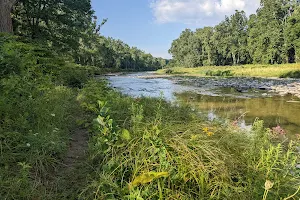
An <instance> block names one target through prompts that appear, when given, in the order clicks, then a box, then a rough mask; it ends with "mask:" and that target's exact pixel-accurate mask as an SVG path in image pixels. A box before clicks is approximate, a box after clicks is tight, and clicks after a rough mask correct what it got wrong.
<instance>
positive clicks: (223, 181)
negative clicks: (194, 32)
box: [79, 81, 300, 199]
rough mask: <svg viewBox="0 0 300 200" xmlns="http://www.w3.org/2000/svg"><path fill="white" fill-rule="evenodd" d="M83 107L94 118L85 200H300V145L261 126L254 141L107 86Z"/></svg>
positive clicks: (184, 110)
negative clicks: (299, 191) (288, 199)
mask: <svg viewBox="0 0 300 200" xmlns="http://www.w3.org/2000/svg"><path fill="white" fill-rule="evenodd" d="M93 88H94V89H93ZM79 99H80V102H81V103H82V105H83V106H84V107H85V108H86V109H87V110H89V111H90V112H91V113H94V116H95V120H93V123H91V124H90V125H89V127H90V130H91V133H92V135H91V140H90V145H89V146H90V148H89V159H88V163H89V164H88V166H90V169H89V170H88V171H89V173H88V176H87V177H89V179H88V181H87V183H86V184H84V185H85V186H86V187H84V188H83V189H82V190H81V193H80V198H81V199H262V198H265V199H283V198H287V197H289V196H291V195H293V194H295V195H294V197H295V199H297V198H299V194H298V193H297V190H298V187H299V181H300V177H299V175H300V174H299V169H296V168H295V166H296V165H295V164H296V163H297V162H299V156H298V154H297V152H296V151H295V150H296V147H297V146H299V143H298V142H293V141H289V140H286V138H285V139H284V137H282V136H280V135H279V134H277V133H274V132H273V131H271V130H269V129H265V128H264V126H263V122H262V121H259V120H257V121H255V123H254V126H253V129H252V130H251V132H250V133H248V132H245V131H243V130H240V129H239V128H238V127H236V126H235V125H234V123H232V122H229V121H228V122H227V123H225V124H224V123H223V124H221V123H219V122H218V121H214V122H207V121H205V120H204V119H201V116H199V115H198V114H197V113H196V112H194V111H192V110H191V109H190V108H189V107H181V106H179V107H178V106H175V105H171V104H169V103H167V102H165V101H164V100H162V99H154V98H138V99H134V98H131V97H127V96H123V95H121V94H119V93H118V92H115V91H112V90H111V89H109V88H107V86H106V84H105V83H104V82H103V81H100V82H95V81H93V82H90V83H89V84H88V85H87V86H86V88H84V89H83V90H82V93H81V95H80V98H79ZM265 185H267V186H265ZM270 185H271V186H270Z"/></svg>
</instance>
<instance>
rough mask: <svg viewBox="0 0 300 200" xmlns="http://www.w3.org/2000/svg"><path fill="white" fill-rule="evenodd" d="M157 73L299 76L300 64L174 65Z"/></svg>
mask: <svg viewBox="0 0 300 200" xmlns="http://www.w3.org/2000/svg"><path fill="white" fill-rule="evenodd" d="M157 73H158V74H170V75H181V76H194V77H195V76H196V77H205V76H235V77H262V78H265V77H273V78H300V64H281V65H260V64H257V65H242V66H204V67H197V68H184V67H174V68H169V69H162V70H158V71H157Z"/></svg>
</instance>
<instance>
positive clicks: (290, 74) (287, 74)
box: [280, 70, 300, 78]
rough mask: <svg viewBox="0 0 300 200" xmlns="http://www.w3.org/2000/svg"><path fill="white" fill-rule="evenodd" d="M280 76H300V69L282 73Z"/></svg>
mask: <svg viewBox="0 0 300 200" xmlns="http://www.w3.org/2000/svg"><path fill="white" fill-rule="evenodd" d="M280 78H300V70H297V71H291V72H288V73H285V74H282V75H281V76H280Z"/></svg>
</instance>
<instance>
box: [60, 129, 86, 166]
mask: <svg viewBox="0 0 300 200" xmlns="http://www.w3.org/2000/svg"><path fill="white" fill-rule="evenodd" d="M88 134H89V133H88V131H87V130H86V129H83V128H78V129H76V130H75V132H74V134H73V135H72V138H71V141H70V144H69V150H68V152H67V155H66V157H65V159H64V160H63V166H64V167H65V168H67V169H68V170H70V169H74V167H75V165H76V164H78V161H80V160H83V159H84V156H85V155H86V152H87V150H88V139H89V135H88Z"/></svg>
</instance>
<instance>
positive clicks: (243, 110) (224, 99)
mask: <svg viewBox="0 0 300 200" xmlns="http://www.w3.org/2000/svg"><path fill="white" fill-rule="evenodd" d="M176 97H177V98H178V100H179V101H181V102H183V103H187V104H190V105H192V106H194V107H195V108H197V109H199V110H201V111H203V112H206V113H207V114H208V118H209V119H211V120H212V119H215V118H217V117H218V116H220V117H222V118H228V119H231V120H237V119H240V120H239V121H240V122H243V121H244V123H241V124H240V125H241V126H244V127H245V128H248V127H249V125H251V124H252V123H253V121H254V120H255V119H256V118H257V117H258V118H260V119H263V120H264V121H265V125H266V126H267V127H270V128H271V127H274V126H277V125H280V126H281V127H283V128H284V129H285V130H287V132H288V133H289V134H297V133H300V102H297V101H293V100H294V99H293V97H288V96H286V97H280V96H274V97H271V98H235V97H230V96H208V95H201V94H195V93H191V92H184V93H180V94H178V93H177V94H176Z"/></svg>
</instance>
